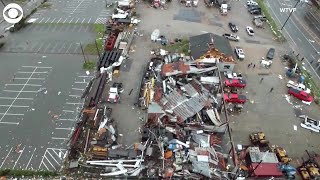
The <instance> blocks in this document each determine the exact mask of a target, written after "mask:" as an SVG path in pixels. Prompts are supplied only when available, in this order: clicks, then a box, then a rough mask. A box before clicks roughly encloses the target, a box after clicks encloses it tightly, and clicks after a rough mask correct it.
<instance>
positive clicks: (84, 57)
mask: <svg viewBox="0 0 320 180" xmlns="http://www.w3.org/2000/svg"><path fill="white" fill-rule="evenodd" d="M80 48H81V51H82V55H83V59H84V62H87V60H86V56H85V55H84V51H83V47H82V44H81V42H80Z"/></svg>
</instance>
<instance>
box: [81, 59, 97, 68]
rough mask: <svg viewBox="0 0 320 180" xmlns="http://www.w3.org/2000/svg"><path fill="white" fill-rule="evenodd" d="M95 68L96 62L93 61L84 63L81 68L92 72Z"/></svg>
mask: <svg viewBox="0 0 320 180" xmlns="http://www.w3.org/2000/svg"><path fill="white" fill-rule="evenodd" d="M95 67H96V62H95V61H93V60H88V61H85V62H84V63H83V66H82V68H83V69H84V70H94V69H95Z"/></svg>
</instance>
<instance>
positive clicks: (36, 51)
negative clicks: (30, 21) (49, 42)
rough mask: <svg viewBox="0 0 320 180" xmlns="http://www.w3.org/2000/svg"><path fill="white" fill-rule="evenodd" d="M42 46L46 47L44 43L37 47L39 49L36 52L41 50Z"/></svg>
mask: <svg viewBox="0 0 320 180" xmlns="http://www.w3.org/2000/svg"><path fill="white" fill-rule="evenodd" d="M44 45H46V43H41V46H40V47H39V49H38V50H37V51H36V52H39V51H40V49H41V48H42V47H43V46H44Z"/></svg>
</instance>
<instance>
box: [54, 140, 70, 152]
mask: <svg viewBox="0 0 320 180" xmlns="http://www.w3.org/2000/svg"><path fill="white" fill-rule="evenodd" d="M51 139H55V140H69V139H70V138H58V137H52V138H51ZM53 152H55V151H53Z"/></svg>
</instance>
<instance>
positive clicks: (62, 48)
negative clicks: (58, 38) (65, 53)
mask: <svg viewBox="0 0 320 180" xmlns="http://www.w3.org/2000/svg"><path fill="white" fill-rule="evenodd" d="M65 44H66V43H65V42H64V43H63V44H62V46H61V48H60V49H59V50H58V53H60V52H61V51H62V49H63V48H64V46H65Z"/></svg>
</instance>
